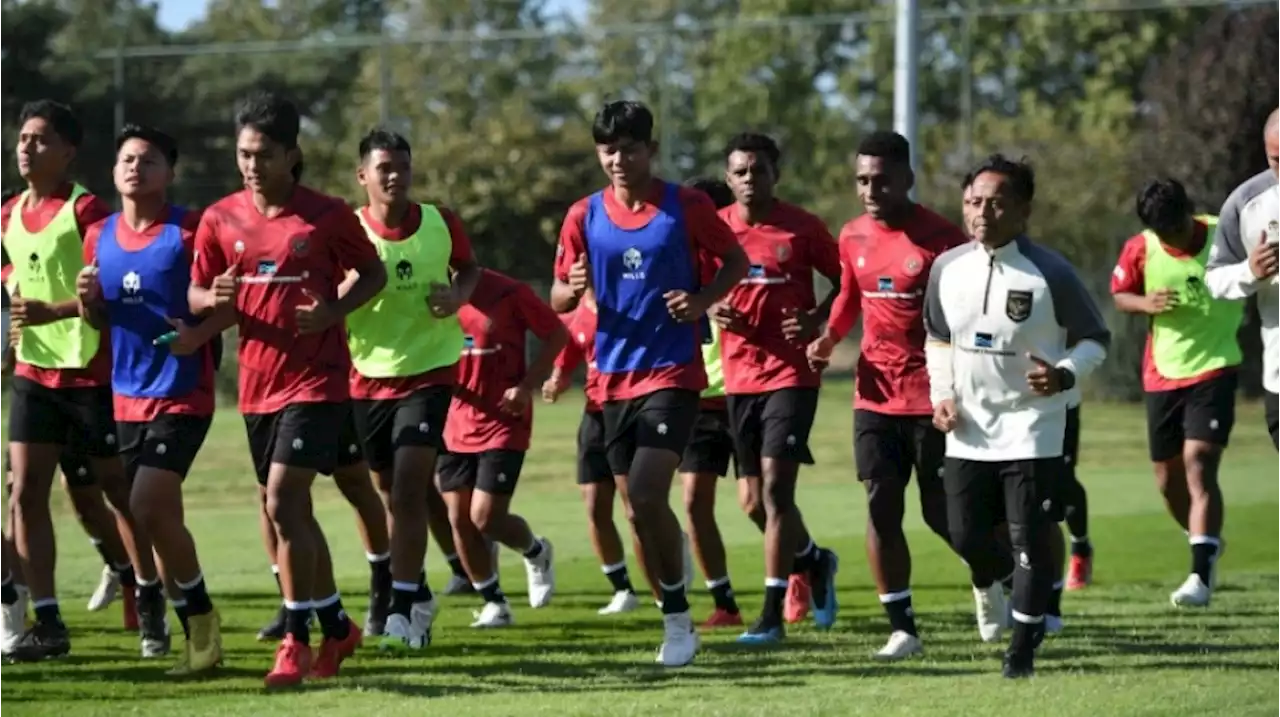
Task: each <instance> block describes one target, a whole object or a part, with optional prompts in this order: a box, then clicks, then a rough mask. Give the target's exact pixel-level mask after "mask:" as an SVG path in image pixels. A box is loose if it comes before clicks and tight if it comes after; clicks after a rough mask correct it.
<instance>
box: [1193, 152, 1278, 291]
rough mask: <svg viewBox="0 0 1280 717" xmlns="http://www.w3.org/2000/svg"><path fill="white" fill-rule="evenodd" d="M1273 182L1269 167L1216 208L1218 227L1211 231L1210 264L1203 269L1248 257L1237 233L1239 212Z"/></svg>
mask: <svg viewBox="0 0 1280 717" xmlns="http://www.w3.org/2000/svg"><path fill="white" fill-rule="evenodd" d="M1275 184H1276V175H1275V173H1274V172H1272V171H1271V170H1269V169H1268V170H1266V171H1263V172H1259V173H1258V174H1255V175H1253V176H1252V177H1250V178H1249V179H1248V180H1247V181H1245V183H1244V184H1241V185H1240V186H1238V187H1236V189H1235V191H1233V192H1232V193H1231V196H1229V197H1227V201H1225V202H1223V204H1222V209H1220V210H1219V211H1218V230H1217V231H1216V232H1215V233H1214V237H1213V248H1212V249H1211V250H1210V251H1209V264H1208V266H1207V267H1206V268H1208V269H1215V268H1217V267H1219V266H1230V265H1232V264H1239V263H1240V262H1242V261H1245V260H1246V259H1248V258H1249V252H1248V251H1247V250H1246V249H1245V248H1244V246H1245V245H1244V238H1243V237H1241V236H1240V212H1241V211H1243V210H1244V208H1245V206H1247V205H1248V204H1249V202H1251V201H1253V199H1254V197H1257V196H1258V195H1259V194H1262V193H1263V192H1265V191H1267V190H1268V189H1270V188H1271V187H1273V186H1275Z"/></svg>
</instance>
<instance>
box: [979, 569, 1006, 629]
mask: <svg viewBox="0 0 1280 717" xmlns="http://www.w3.org/2000/svg"><path fill="white" fill-rule="evenodd" d="M973 602H974V607H975V608H976V610H975V611H976V613H977V616H978V634H979V635H981V636H982V641H983V642H995V641H996V640H999V639H1000V635H1001V633H1003V632H1004V626H1005V620H1007V619H1009V606H1008V603H1007V601H1006V600H1005V597H1004V586H1003V585H1001V584H1000V582H999V581H996V582H994V583H991V586H990V587H988V588H986V589H985V590H984V589H982V588H974V589H973Z"/></svg>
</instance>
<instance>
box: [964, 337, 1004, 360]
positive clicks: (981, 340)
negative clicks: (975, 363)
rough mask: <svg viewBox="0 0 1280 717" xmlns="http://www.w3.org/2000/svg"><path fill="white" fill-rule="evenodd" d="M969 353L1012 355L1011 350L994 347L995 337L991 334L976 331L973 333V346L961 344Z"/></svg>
mask: <svg viewBox="0 0 1280 717" xmlns="http://www.w3.org/2000/svg"><path fill="white" fill-rule="evenodd" d="M961 348H962V349H963V350H965V351H967V352H969V353H976V354H989V355H991V356H1012V355H1013V352H1012V351H1003V350H1001V349H998V348H996V338H995V336H993V335H992V334H988V333H982V332H977V333H975V334H974V335H973V346H962V347H961Z"/></svg>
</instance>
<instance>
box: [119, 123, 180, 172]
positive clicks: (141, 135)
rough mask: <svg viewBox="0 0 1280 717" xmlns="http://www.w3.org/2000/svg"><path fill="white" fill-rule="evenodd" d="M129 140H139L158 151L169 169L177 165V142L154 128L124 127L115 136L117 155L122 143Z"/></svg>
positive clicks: (139, 125) (140, 126)
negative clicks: (167, 163)
mask: <svg viewBox="0 0 1280 717" xmlns="http://www.w3.org/2000/svg"><path fill="white" fill-rule="evenodd" d="M131 139H140V140H142V141H144V142H146V143H147V144H149V145H151V146H152V147H155V148H156V149H158V150H160V153H161V154H163V155H164V158H165V160H166V161H168V162H169V166H170V167H172V166H174V165H175V164H177V163H178V142H177V141H176V140H174V138H173V137H170V136H169V135H167V134H165V133H164V132H161V131H160V130H158V129H156V128H155V127H151V126H149V125H141V124H127V125H125V126H124V129H122V130H120V134H118V135H116V152H117V153H119V152H120V148H121V147H123V146H124V143H125V142H128V141H129V140H131Z"/></svg>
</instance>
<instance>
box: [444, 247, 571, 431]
mask: <svg viewBox="0 0 1280 717" xmlns="http://www.w3.org/2000/svg"><path fill="white" fill-rule="evenodd" d="M458 320H459V321H461V322H462V333H463V334H464V336H465V337H466V339H465V343H464V344H463V348H462V359H461V360H460V361H458V385H457V386H456V387H455V389H454V394H453V401H452V402H451V403H450V404H449V420H448V422H447V423H446V424H445V428H444V440H445V445H446V446H447V447H448V449H449V452H450V453H480V452H482V451H491V450H497V449H506V450H512V451H527V450H529V434H530V433H532V432H533V404H532V403H530V405H529V409H528V410H526V411H525V412H524V415H521V416H512V415H511V414H508V413H504V412H503V411H502V409H501V405H502V395H503V394H504V393H506V392H507V389H509V388H514V387H515V386H518V385H519V384H520V382H521V381H523V380H524V378H525V370H526V367H525V343H526V337H527V334H528V332H530V331H532V332H533V333H534V335H536V336H537V337H538V338H539V339H542V340H543V341H545V340H547V339H548V338H550V337H551V336H552V335H553V334H554V333H556V332H557V331H563V330H564V329H563V327H562V325H561V324H560V317H559V316H558V315H557V314H556V312H555V311H553V310H552V309H551V307H550V306H547V304H546V303H545V302H544V301H543V300H542V299H540V298H538V295H537V294H535V293H533V289H530V288H529V287H528V286H526V285H524V284H521V283H520V282H518V281H516V280H515V279H512V278H510V277H508V276H504V275H502V274H499V273H498V272H496V271H490V270H488V269H483V270H481V274H480V281H479V282H478V283H477V284H476V290H475V291H474V292H473V293H472V294H471V301H470V302H469V303H468V304H467V305H466V306H463V307H462V310H461V311H459V312H458Z"/></svg>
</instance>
